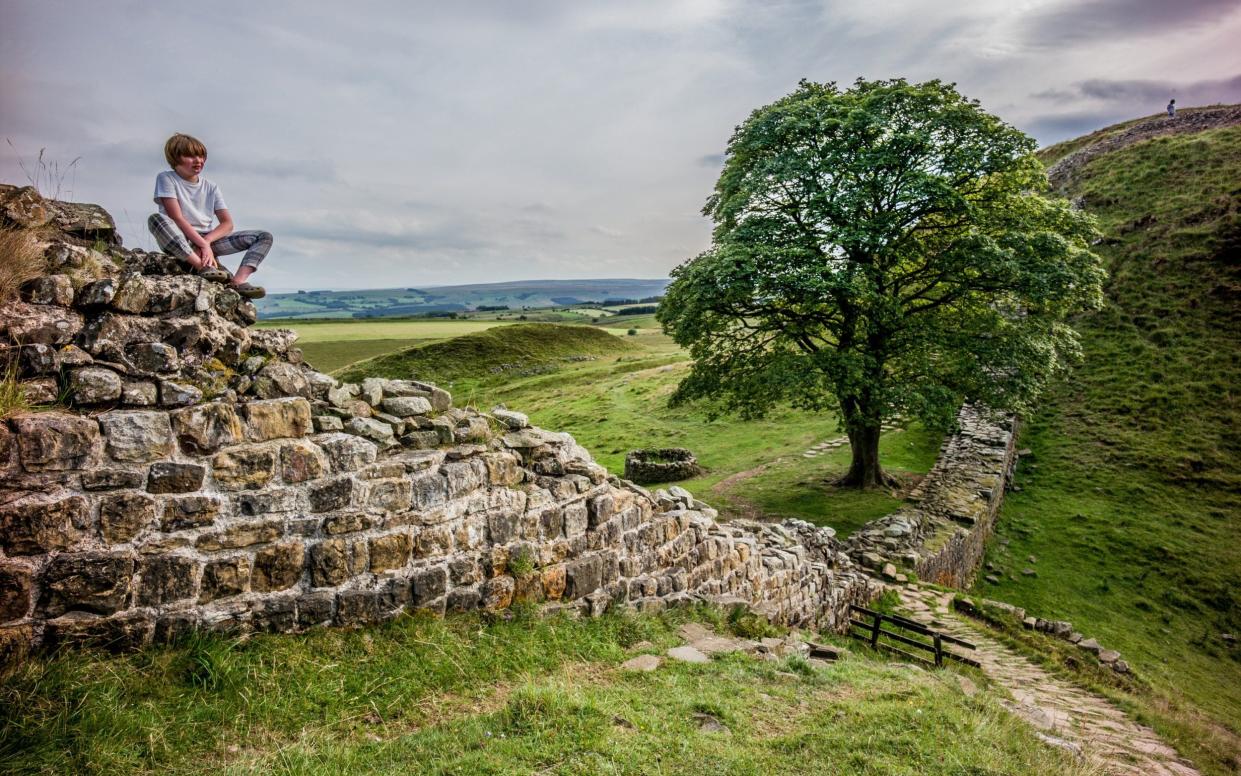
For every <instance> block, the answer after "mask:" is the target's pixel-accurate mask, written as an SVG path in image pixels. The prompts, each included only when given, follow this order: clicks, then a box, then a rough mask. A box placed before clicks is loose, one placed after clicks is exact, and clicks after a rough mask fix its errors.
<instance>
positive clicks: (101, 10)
mask: <svg viewBox="0 0 1241 776" xmlns="http://www.w3.org/2000/svg"><path fill="white" fill-rule="evenodd" d="M1120 1H1121V0H1104V2H1103V3H1101V4H1098V5H1099V7H1100V8H1103V9H1104V10H1103V11H1102V12H1101V13H1093V14H1092V15H1091V14H1087V16H1085V17H1083V16H1082V14H1084V13H1086V12H1084V11H1075V10H1073V9H1074V7H1075V6H1074V4H1071V3H1068V2H1066V1H1065V0H1019V1H1018V2H1012V3H996V2H992V1H991V0H967V1H966V2H962V3H953V4H947V5H944V4H941V6H940V7H928V6H927V5H926V4H925V3H921V2H914V0H894V1H893V2H884V3H868V4H858V3H852V2H845V1H844V0H784V1H783V2H775V1H773V2H765V3H761V4H755V3H742V2H738V1H737V0H633V1H632V2H627V1H623V2H622V1H618V2H608V3H575V2H569V1H568V0H564V1H563V2H560V1H556V0H532V1H531V2H523V3H511V2H503V1H502V0H490V1H487V2H477V3H469V4H445V3H438V2H430V0H425V1H424V2H415V3H398V2H363V3H359V4H354V5H352V6H350V7H348V8H345V7H343V6H339V5H329V4H305V3H295V2H291V0H284V1H283V2H276V1H274V0H273V1H272V2H264V3H242V2H239V0H221V1H220V2H217V3H213V4H212V5H211V6H210V7H209V8H208V7H201V6H195V7H187V6H178V5H175V4H162V5H150V4H144V3H136V2H133V3H131V6H130V10H133V11H135V12H134V13H127V12H126V7H125V6H119V7H118V6H117V5H116V4H85V3H77V4H72V5H69V4H61V3H50V2H41V1H37V0H14V1H13V2H8V3H5V4H3V7H2V8H0V73H3V75H2V76H0V79H2V80H0V136H3V137H7V138H10V139H12V140H13V142H14V144H15V145H16V146H17V147H18V148H19V149H20V150H22V152H23V154H25V155H27V156H29V155H31V154H34V153H37V151H38V149H39V148H42V147H47V149H48V152H47V153H48V155H49V157H48V158H52V159H59V160H62V161H68V160H70V159H72V158H74V157H75V156H81V157H82V161H81V162H80V163H79V165H78V166H77V168H76V173H77V179H76V181H75V184H74V193H75V196H76V197H77V198H79V199H82V200H87V201H95V202H99V203H100V204H102V205H104V206H105V207H106V208H108V210H109V211H110V212H112V213H113V214H114V215H115V216H116V217H117V220H118V223H119V224H120V227H121V229H122V231H123V233H124V235H125V238H126V242H127V243H128V244H138V245H149V243H150V240H149V238H148V237H147V236H146V235H145V234H144V233H143V231H142V225H143V223H144V222H145V215H146V213H147V212H149V210H150V208H151V207H152V205H151V201H150V198H151V182H152V180H153V178H154V175H155V173H156V172H158V170H159V169H160V168H161V167H162V165H163V162H162V154H161V150H160V149H161V146H162V143H163V140H164V138H165V137H167V135H168V134H170V133H171V132H173V131H185V132H190V133H193V134H195V135H198V136H200V137H201V138H203V140H205V141H206V142H207V144H208V146H209V148H210V151H211V156H210V161H209V164H208V170H207V174H208V177H212V178H213V180H216V181H217V182H218V183H219V184H220V185H221V187H222V188H223V190H224V192H225V194H226V196H227V198H228V201H229V204H230V207H231V208H232V210H233V214H234V217H235V218H236V219H237V221H238V224H239V226H240V227H242V228H259V227H262V228H267V229H270V230H271V231H273V232H275V233H276V249H275V250H274V251H273V253H272V256H271V258H270V259H269V262H268V264H267V265H265V266H264V268H263V271H262V274H261V277H263V278H265V279H266V280H265V282H267V283H268V284H269V285H272V286H283V287H290V286H291V287H299V286H300V287H325V286H341V287H346V286H347V287H355V288H356V287H368V286H369V287H377V286H385V285H388V286H414V285H428V284H432V283H440V284H443V283H454V282H483V281H487V280H508V279H518V278H533V277H590V276H604V275H606V276H633V277H657V276H662V275H664V274H666V273H667V272H668V270H670V269H671V268H672V267H674V266H675V265H677V264H678V263H680V262H681V261H682V260H684V259H685V258H687V257H689V256H692V255H694V254H696V253H698V252H699V251H701V250H702V249H703V248H704V247H706V245H707V244H708V241H709V238H710V224H709V223H707V222H706V221H705V220H704V219H703V217H702V216H701V215H700V213H699V211H700V209H701V207H702V204H703V201H704V200H705V199H706V197H707V195H708V194H709V193H710V191H711V188H712V185H713V184H714V182H715V177H716V176H717V175H718V174H719V169H720V165H721V163H722V156H721V154H722V152H723V150H724V147H725V144H726V142H727V140H728V137H729V135H730V134H731V132H732V130H733V127H734V126H735V125H736V124H738V123H739V122H741V121H742V120H744V118H745V117H746V115H748V113H749V112H750V111H751V110H753V109H754V108H756V107H758V106H760V105H763V104H765V103H767V102H770V101H771V100H773V99H776V98H778V97H779V96H781V95H783V94H786V93H787V92H789V91H790V90H791V89H792V88H794V86H795V85H796V83H797V81H798V79H800V78H802V77H809V78H812V79H815V80H837V81H839V82H841V83H843V84H847V83H849V82H851V81H852V80H853V79H854V78H856V77H857V76H866V77H870V78H883V77H893V76H905V77H908V78H911V79H917V80H920V79H925V78H933V77H939V78H943V79H945V80H950V81H956V82H957V83H958V84H959V87H960V89H961V90H962V91H963V92H964V93H965V94H967V95H969V96H972V97H978V98H980V99H981V100H982V101H983V104H984V105H985V106H986V107H987V108H989V109H990V110H993V111H995V112H998V113H1000V114H1001V115H1002V116H1003V117H1004V118H1005V119H1006V120H1008V121H1010V122H1012V123H1014V124H1016V125H1017V126H1019V127H1023V128H1026V129H1028V130H1034V131H1036V132H1038V133H1039V137H1040V139H1041V140H1043V141H1047V142H1050V141H1054V140H1058V139H1061V138H1062V137H1064V136H1067V135H1070V134H1075V133H1077V132H1079V131H1082V130H1085V129H1090V128H1093V126H1094V125H1093V124H1091V122H1099V121H1104V120H1111V119H1112V118H1113V117H1116V118H1120V117H1125V116H1132V115H1142V114H1146V113H1150V112H1153V111H1154V110H1157V109H1159V108H1161V107H1162V103H1160V104H1158V105H1150V104H1147V103H1149V102H1150V101H1151V99H1152V95H1153V94H1154V92H1152V91H1151V89H1155V90H1156V91H1157V90H1158V89H1159V88H1162V87H1163V86H1164V85H1165V84H1166V85H1169V88H1177V87H1178V85H1181V86H1184V87H1186V88H1189V87H1190V86H1192V85H1193V84H1204V83H1214V82H1219V83H1226V82H1227V79H1230V78H1232V77H1233V76H1235V75H1237V73H1239V72H1241V61H1238V54H1237V53H1236V51H1235V45H1232V43H1233V42H1234V41H1235V40H1236V39H1237V38H1238V37H1241V19H1239V18H1238V15H1237V14H1235V13H1234V14H1229V13H1226V10H1227V9H1226V8H1224V6H1225V5H1226V4H1224V3H1223V2H1222V1H1221V2H1217V0H1191V2H1190V6H1189V7H1188V8H1187V10H1186V12H1185V13H1184V14H1180V15H1178V14H1172V15H1171V16H1169V15H1168V14H1166V13H1164V12H1163V11H1161V10H1160V9H1159V8H1158V7H1156V6H1155V3H1156V2H1157V0H1135V2H1138V3H1139V4H1140V5H1141V9H1140V13H1139V14H1137V15H1136V16H1135V17H1134V18H1132V19H1120V20H1119V21H1118V22H1117V23H1118V25H1119V28H1118V29H1121V31H1122V32H1123V33H1124V34H1117V35H1115V36H1110V37H1109V39H1108V40H1103V41H1100V40H1077V39H1076V38H1074V36H1072V35H1069V36H1064V38H1063V40H1061V39H1060V38H1057V36H1056V35H1055V34H1054V30H1055V25H1056V24H1058V23H1063V20H1065V19H1067V20H1068V21H1069V22H1072V23H1075V24H1077V25H1079V26H1080V27H1082V28H1083V29H1085V28H1088V27H1090V26H1091V25H1095V26H1098V25H1099V24H1100V23H1102V22H1101V21H1100V20H1102V21H1103V22H1106V21H1107V19H1108V18H1109V17H1108V14H1112V15H1113V16H1117V15H1119V14H1120V13H1121V12H1120V11H1119V10H1117V9H1118V8H1119V6H1118V5H1117V3H1120ZM1104 6H1106V7H1104ZM1109 8H1110V9H1111V10H1107V9H1109ZM1075 14H1076V15H1075ZM1178 19H1179V20H1180V21H1178ZM1057 20H1061V21H1057ZM1208 21H1209V22H1210V23H1211V24H1210V25H1208V24H1207V22H1208ZM1122 22H1123V23H1122ZM1182 22H1183V23H1182ZM50 30H54V31H55V34H54V35H53V34H49V32H48V31H50ZM1151 30H1157V31H1158V33H1157V35H1156V37H1154V38H1152V33H1151ZM1049 31H1050V34H1049ZM1051 44H1055V49H1054V51H1049V50H1048V46H1050V45H1051ZM1144 82H1154V84H1155V86H1151V85H1150V84H1145V85H1143V84H1144ZM1195 88H1197V87H1195ZM1101 89H1102V90H1103V91H1100V90H1101ZM1208 91H1209V90H1206V89H1204V88H1199V89H1198V91H1197V92H1192V90H1191V92H1190V93H1201V94H1207V93H1208ZM1218 92H1219V90H1218V89H1216V90H1215V91H1211V92H1210V93H1212V94H1214V93H1218ZM1040 93H1042V94H1044V96H1042V97H1038V96H1034V95H1036V94H1040ZM1104 93H1106V95H1107V96H1106V98H1103V97H1101V96H1100V95H1101V94H1104ZM1047 94H1051V95H1053V96H1054V99H1049V98H1048V97H1047V96H1046V95H1047ZM8 150H9V149H8V148H7V146H3V147H0V179H2V180H6V181H13V180H17V181H21V180H22V177H21V173H20V170H18V169H17V165H16V163H15V158H14V156H13V154H12V153H9V152H8Z"/></svg>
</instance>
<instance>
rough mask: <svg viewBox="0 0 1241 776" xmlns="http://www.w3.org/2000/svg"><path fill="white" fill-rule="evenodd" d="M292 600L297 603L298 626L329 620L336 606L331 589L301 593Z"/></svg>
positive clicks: (312, 624)
mask: <svg viewBox="0 0 1241 776" xmlns="http://www.w3.org/2000/svg"><path fill="white" fill-rule="evenodd" d="M294 600H295V602H296V604H297V625H298V627H299V628H310V627H313V626H315V625H322V624H324V623H326V622H328V621H330V620H331V619H332V614H333V612H334V610H335V608H336V595H335V594H334V593H332V592H331V591H327V592H319V593H303V594H302V595H299V596H298V597H297V598H296V599H294Z"/></svg>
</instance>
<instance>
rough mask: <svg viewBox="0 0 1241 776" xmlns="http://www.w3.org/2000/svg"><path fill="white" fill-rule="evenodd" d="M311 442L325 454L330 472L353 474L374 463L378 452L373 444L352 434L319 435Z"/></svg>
mask: <svg viewBox="0 0 1241 776" xmlns="http://www.w3.org/2000/svg"><path fill="white" fill-rule="evenodd" d="M312 441H313V442H314V443H315V444H317V445H319V446H320V447H322V448H323V451H324V452H325V453H327V457H328V462H329V463H330V464H331V465H332V471H334V472H337V473H344V472H353V471H357V470H358V469H361V468H362V467H363V466H366V465H368V464H372V463H374V462H375V458H376V456H377V455H378V450H379V448H377V447H376V446H375V443H374V442H370V441H367V440H365V439H362V438H361V437H357V436H354V435H353V434H319V435H318V436H315V437H313V438H312Z"/></svg>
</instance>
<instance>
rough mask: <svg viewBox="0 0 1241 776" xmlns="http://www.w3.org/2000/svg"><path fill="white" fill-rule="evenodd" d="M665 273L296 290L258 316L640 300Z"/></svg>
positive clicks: (276, 297) (655, 291)
mask: <svg viewBox="0 0 1241 776" xmlns="http://www.w3.org/2000/svg"><path fill="white" fill-rule="evenodd" d="M668 282H669V281H668V279H667V278H657V279H649V280H647V279H633V278H603V279H590V280H515V281H512V282H508V283H477V284H472V285H463V286H437V287H425V288H412V287H411V288H378V289H368V290H362V291H298V292H297V293H292V294H272V295H271V296H268V297H267V298H266V299H261V300H259V301H258V302H257V305H258V310H259V316H260V317H262V318H266V319H271V318H372V317H385V316H398V315H425V314H427V313H434V312H461V311H467V310H475V309H478V308H479V307H480V306H484V307H503V306H507V307H509V308H511V309H514V310H521V309H522V308H529V309H537V308H540V307H558V306H563V305H572V304H580V303H582V302H602V301H605V300H608V299H615V300H620V299H624V300H640V299H647V298H649V297H654V296H660V295H662V294H663V293H664V288H665V287H666V286H667V285H668Z"/></svg>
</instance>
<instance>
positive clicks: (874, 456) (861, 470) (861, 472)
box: [837, 423, 894, 488]
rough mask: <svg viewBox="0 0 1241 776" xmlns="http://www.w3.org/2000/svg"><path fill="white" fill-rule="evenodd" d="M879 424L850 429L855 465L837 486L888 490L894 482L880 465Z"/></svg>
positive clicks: (851, 466) (850, 467)
mask: <svg viewBox="0 0 1241 776" xmlns="http://www.w3.org/2000/svg"><path fill="white" fill-rule="evenodd" d="M880 430H881V429H880V427H879V424H878V423H875V424H874V425H869V424H868V425H865V426H861V427H858V428H851V429H849V446H850V447H851V448H852V449H853V463H852V464H850V466H849V473H848V474H846V475H845V476H844V477H841V478H840V480H839V481H838V483H837V484H839V485H841V486H844V487H850V488H886V487H888V486H890V485H892V484H893V482H894V481H893V480H892V479H891V478H890V477H888V476H887V475H886V474H884V473H883V468H882V467H881V466H880V465H879V433H880Z"/></svg>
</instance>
